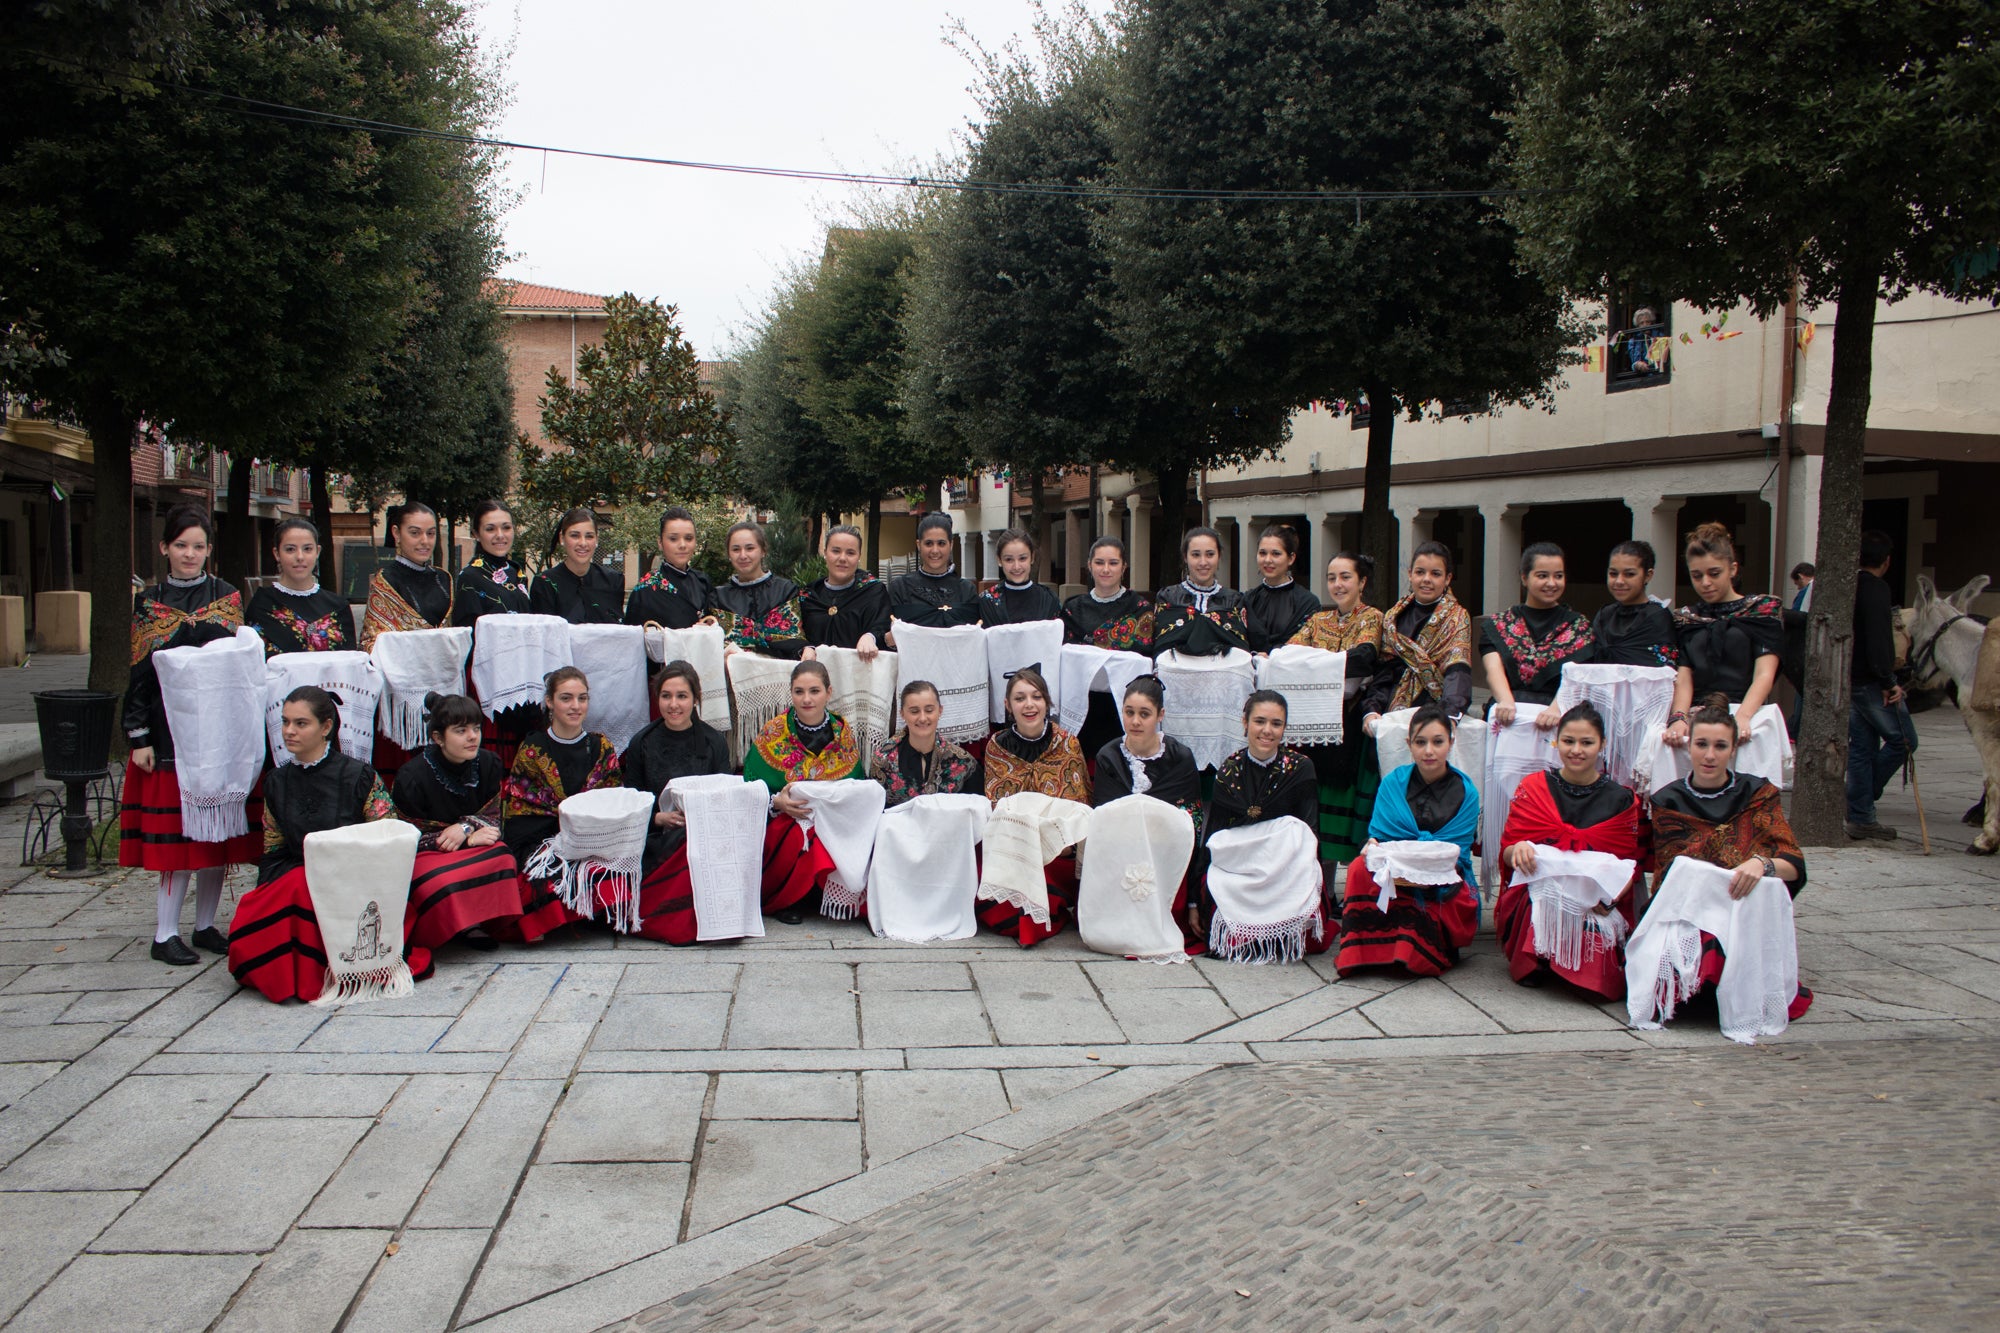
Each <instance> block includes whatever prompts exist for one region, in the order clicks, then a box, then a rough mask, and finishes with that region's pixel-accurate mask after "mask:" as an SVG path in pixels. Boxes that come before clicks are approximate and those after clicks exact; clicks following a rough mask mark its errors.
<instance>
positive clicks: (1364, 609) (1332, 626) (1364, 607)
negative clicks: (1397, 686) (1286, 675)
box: [1292, 602, 1436, 653]
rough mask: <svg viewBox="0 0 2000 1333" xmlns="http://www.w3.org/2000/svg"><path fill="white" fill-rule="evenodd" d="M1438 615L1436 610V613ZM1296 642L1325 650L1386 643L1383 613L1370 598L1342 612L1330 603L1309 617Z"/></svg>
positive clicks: (1374, 646)
mask: <svg viewBox="0 0 2000 1333" xmlns="http://www.w3.org/2000/svg"><path fill="white" fill-rule="evenodd" d="M1432 618H1433V619H1435V618H1436V613H1435V612H1433V613H1432ZM1292 642H1293V643H1296V644H1300V645H1302V646H1304V647H1307V648H1318V649H1319V650H1320V651H1322V652H1328V653H1347V652H1352V651H1354V650H1355V649H1356V648H1380V647H1381V646H1382V613H1381V612H1380V611H1378V610H1376V609H1375V608H1374V607H1372V606H1370V605H1368V604H1367V603H1366V602H1363V603H1361V604H1360V605H1359V606H1356V607H1355V608H1354V609H1353V610H1352V611H1349V612H1348V613H1347V614H1345V615H1342V614H1341V612H1340V608H1339V607H1329V608H1328V609H1327V610H1324V611H1320V612H1316V613H1315V614H1313V615H1312V616H1310V617H1308V618H1307V620H1306V623H1305V624H1304V625H1301V626H1300V627H1299V632H1298V633H1297V634H1294V635H1293V636H1292Z"/></svg>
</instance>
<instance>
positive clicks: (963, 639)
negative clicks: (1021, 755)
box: [890, 620, 991, 745]
mask: <svg viewBox="0 0 2000 1333" xmlns="http://www.w3.org/2000/svg"><path fill="white" fill-rule="evenodd" d="M890 632H891V633H892V634H894V635H895V636H896V692H897V693H898V694H899V695H900V694H901V693H902V689H903V686H905V685H907V684H909V683H910V682H911V681H913V680H927V681H929V682H930V683H931V684H933V685H935V686H936V687H937V692H938V703H939V704H940V705H941V706H942V708H943V715H942V716H941V717H940V718H939V720H938V735H940V736H942V737H944V738H945V739H946V740H948V741H956V742H957V743H958V744H960V745H963V744H965V742H967V741H976V740H982V739H984V738H985V736H986V733H987V731H988V729H989V727H990V725H991V724H990V723H988V722H987V720H986V631H985V630H983V629H981V628H980V627H979V626H977V625H952V626H949V627H948V628H945V629H931V628H929V627H928V626H924V625H912V624H910V623H908V622H907V621H902V620H898V621H894V622H892V624H891V626H890Z"/></svg>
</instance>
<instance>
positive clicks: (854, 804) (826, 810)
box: [779, 778, 889, 921]
mask: <svg viewBox="0 0 2000 1333" xmlns="http://www.w3.org/2000/svg"><path fill="white" fill-rule="evenodd" d="M792 795H794V796H796V797H798V798H799V799H800V800H802V801H804V802H805V803H806V805H807V806H808V807H809V812H808V814H807V816H806V818H805V819H804V820H802V821H801V823H803V825H804V826H805V830H806V838H807V839H808V840H811V839H813V838H817V839H819V843H820V846H822V847H824V848H826V854H827V855H828V856H830V857H832V858H833V873H832V874H831V875H828V876H827V877H826V887H825V888H824V889H823V890H822V891H821V893H820V899H819V913H820V915H821V916H823V917H826V918H827V919H828V920H830V921H852V920H853V919H854V918H855V917H857V916H859V915H861V910H862V908H864V907H865V906H866V905H867V896H868V861H869V858H870V857H872V856H873V855H874V852H875V829H876V826H877V825H879V824H880V823H881V822H882V803H883V802H884V801H885V800H887V799H888V795H889V794H888V793H887V792H886V791H884V790H883V789H882V784H881V783H879V782H870V781H868V780H867V779H865V778H860V779H856V778H844V779H842V780H840V781H838V782H794V783H793V784H792ZM779 817H780V818H782V816H779Z"/></svg>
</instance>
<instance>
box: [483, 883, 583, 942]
mask: <svg viewBox="0 0 2000 1333" xmlns="http://www.w3.org/2000/svg"><path fill="white" fill-rule="evenodd" d="M520 890H521V901H520V907H519V911H520V913H521V914H520V915H519V916H518V917H516V918H515V919H514V920H512V921H495V922H488V923H487V925H486V933H487V934H489V935H491V936H492V937H493V938H494V939H496V940H504V941H505V942H506V943H508V944H534V943H536V942H537V941H539V940H541V939H543V938H544V937H546V936H547V935H548V934H549V932H550V931H553V930H559V929H561V928H562V927H564V926H571V925H577V924H580V923H582V922H585V921H588V920H590V918H589V917H587V916H578V915H577V914H576V913H575V912H572V911H570V910H569V905H568V904H567V903H565V902H564V901H563V900H562V899H560V898H558V897H556V892H555V888H554V881H553V880H546V879H530V878H528V876H527V875H526V874H523V875H522V876H521V883H520Z"/></svg>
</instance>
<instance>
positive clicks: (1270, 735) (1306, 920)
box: [1201, 690, 1333, 963]
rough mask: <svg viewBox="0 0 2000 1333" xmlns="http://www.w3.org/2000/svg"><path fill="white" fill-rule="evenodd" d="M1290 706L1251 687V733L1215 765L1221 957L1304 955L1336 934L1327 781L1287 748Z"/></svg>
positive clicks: (1213, 857)
mask: <svg viewBox="0 0 2000 1333" xmlns="http://www.w3.org/2000/svg"><path fill="white" fill-rule="evenodd" d="M1286 712H1287V708H1286V704H1285V696H1284V695H1282V694H1280V693H1278V692H1277V691H1276V690H1258V691H1257V692H1256V693H1254V694H1252V695H1251V696H1250V702H1249V703H1248V704H1246V705H1244V709H1243V732H1244V735H1245V736H1246V737H1247V738H1248V741H1249V743H1248V744H1247V745H1245V746H1244V747H1243V748H1242V749H1241V750H1238V751H1237V752H1236V753H1235V754H1233V755H1230V756H1229V757H1228V758H1227V759H1225V760H1223V761H1222V767H1221V768H1220V769H1218V770H1216V774H1215V794H1214V796H1213V798H1212V799H1211V800H1210V802H1209V808H1208V819H1207V821H1206V826H1205V828H1204V829H1203V831H1202V845H1203V848H1204V855H1203V858H1202V859H1203V861H1204V862H1205V867H1204V870H1203V872H1202V875H1201V884H1202V894H1201V900H1202V909H1203V911H1204V912H1205V913H1206V915H1207V916H1208V921H1209V931H1208V951H1209V953H1210V954H1211V955H1213V956H1214V957H1217V958H1223V959H1228V960H1231V961H1234V962H1246V963H1264V962H1297V961H1298V960H1299V959H1300V958H1302V957H1303V956H1304V955H1306V954H1309V953H1323V952H1325V950H1326V948H1327V946H1328V945H1329V944H1331V943H1332V940H1333V933H1332V932H1331V931H1330V930H1328V929H1327V920H1326V917H1327V911H1326V904H1325V901H1324V899H1323V897H1322V892H1321V886H1322V884H1323V882H1324V875H1323V872H1322V871H1321V869H1320V861H1319V839H1318V837H1317V835H1316V833H1315V832H1314V830H1315V829H1316V827H1317V825H1318V822H1319V781H1318V777H1317V776H1316V775H1315V773H1314V772H1313V762H1312V760H1310V759H1308V758H1306V757H1305V756H1304V755H1302V754H1300V753H1299V752H1298V751H1296V750H1290V749H1286V748H1285V720H1286ZM1218 838H1220V841H1219V842H1218Z"/></svg>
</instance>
